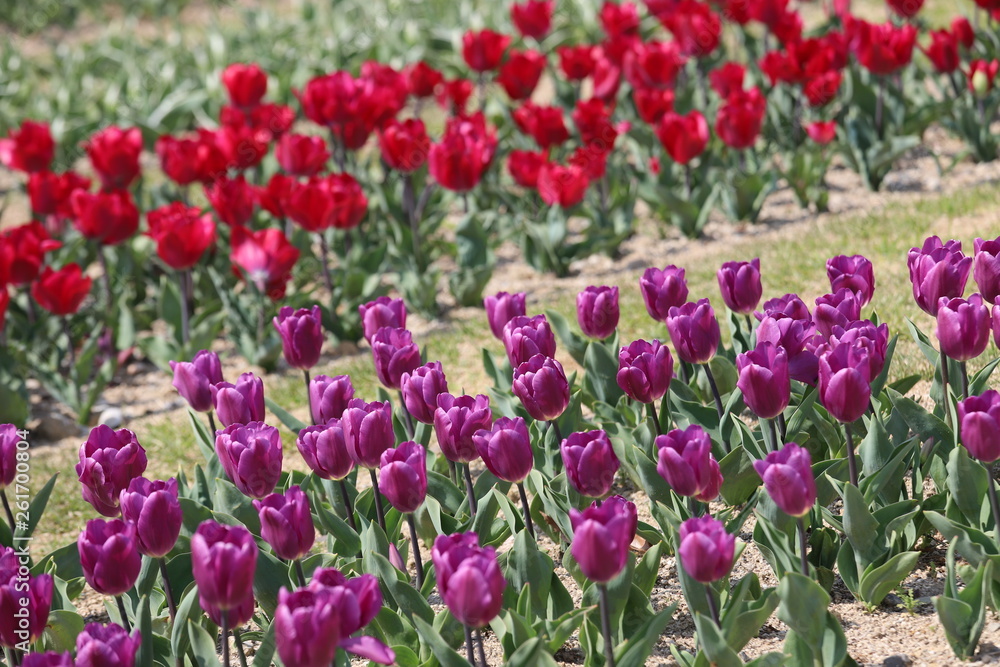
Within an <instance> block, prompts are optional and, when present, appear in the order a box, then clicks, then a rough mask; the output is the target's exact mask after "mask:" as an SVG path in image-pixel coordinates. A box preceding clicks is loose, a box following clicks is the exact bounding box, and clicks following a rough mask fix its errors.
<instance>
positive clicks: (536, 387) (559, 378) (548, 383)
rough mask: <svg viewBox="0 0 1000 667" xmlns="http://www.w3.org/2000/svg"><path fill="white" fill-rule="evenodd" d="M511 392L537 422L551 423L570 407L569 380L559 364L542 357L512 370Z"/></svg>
mask: <svg viewBox="0 0 1000 667" xmlns="http://www.w3.org/2000/svg"><path fill="white" fill-rule="evenodd" d="M511 389H512V391H513V392H514V395H515V396H517V397H518V398H519V399H520V400H521V404H522V405H523V406H524V409H525V410H527V411H528V414H529V415H531V417H532V418H533V419H537V420H538V421H552V420H553V419H555V418H556V417H558V416H559V415H561V414H562V413H563V412H564V411H565V410H566V407H567V406H568V405H569V380H567V379H566V373H565V371H563V367H562V364H560V363H559V362H558V361H556V360H555V359H552V358H551V357H546V356H545V355H542V354H536V355H535V356H533V357H531V359H529V360H528V361H526V362H524V363H523V364H521V365H520V366H518V367H517V368H515V369H514V380H513V383H512V387H511Z"/></svg>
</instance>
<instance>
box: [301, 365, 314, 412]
mask: <svg viewBox="0 0 1000 667" xmlns="http://www.w3.org/2000/svg"><path fill="white" fill-rule="evenodd" d="M302 375H303V376H305V379H306V402H307V403H308V404H309V423H310V424H312V423H315V422H314V421H313V416H312V415H313V397H312V392H311V391H309V384H310V382H311V380H312V378H310V377H309V369H308V368H303V369H302Z"/></svg>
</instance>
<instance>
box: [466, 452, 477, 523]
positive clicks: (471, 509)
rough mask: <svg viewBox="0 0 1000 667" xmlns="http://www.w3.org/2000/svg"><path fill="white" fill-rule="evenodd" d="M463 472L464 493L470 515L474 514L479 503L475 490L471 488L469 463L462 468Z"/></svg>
mask: <svg viewBox="0 0 1000 667" xmlns="http://www.w3.org/2000/svg"><path fill="white" fill-rule="evenodd" d="M463 472H464V473H465V493H466V495H468V496H469V512H470V513H471V514H472V516H476V511H478V510H479V504H478V503H477V502H476V492H475V490H474V489H473V488H472V471H471V470H470V469H469V464H468V463H466V464H465V468H464V469H463Z"/></svg>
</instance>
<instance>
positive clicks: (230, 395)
mask: <svg viewBox="0 0 1000 667" xmlns="http://www.w3.org/2000/svg"><path fill="white" fill-rule="evenodd" d="M212 403H214V404H215V412H216V413H217V414H218V415H219V421H221V422H222V425H223V426H232V425H233V424H249V423H250V422H259V421H263V420H264V382H263V380H261V379H260V378H259V377H257V376H256V375H254V374H253V373H244V374H242V375H241V376H240V377H239V379H238V380H237V381H236V384H231V383H229V382H217V383H216V384H213V385H212Z"/></svg>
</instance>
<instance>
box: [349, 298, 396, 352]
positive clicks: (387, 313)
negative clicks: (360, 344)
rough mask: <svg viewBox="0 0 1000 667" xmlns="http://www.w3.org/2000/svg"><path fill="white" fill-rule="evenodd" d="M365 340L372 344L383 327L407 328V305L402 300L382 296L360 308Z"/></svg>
mask: <svg viewBox="0 0 1000 667" xmlns="http://www.w3.org/2000/svg"><path fill="white" fill-rule="evenodd" d="M358 313H359V314H360V315H361V325H362V327H363V328H364V332H365V340H366V341H368V342H369V343H371V342H372V336H374V335H375V332H376V331H378V330H379V329H381V328H382V327H393V328H394V329H403V328H405V327H406V305H405V304H404V303H403V300H402V299H390V298H389V297H387V296H380V297H379V298H377V299H375V300H374V301H369V302H368V303H366V304H363V305H360V306H358Z"/></svg>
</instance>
